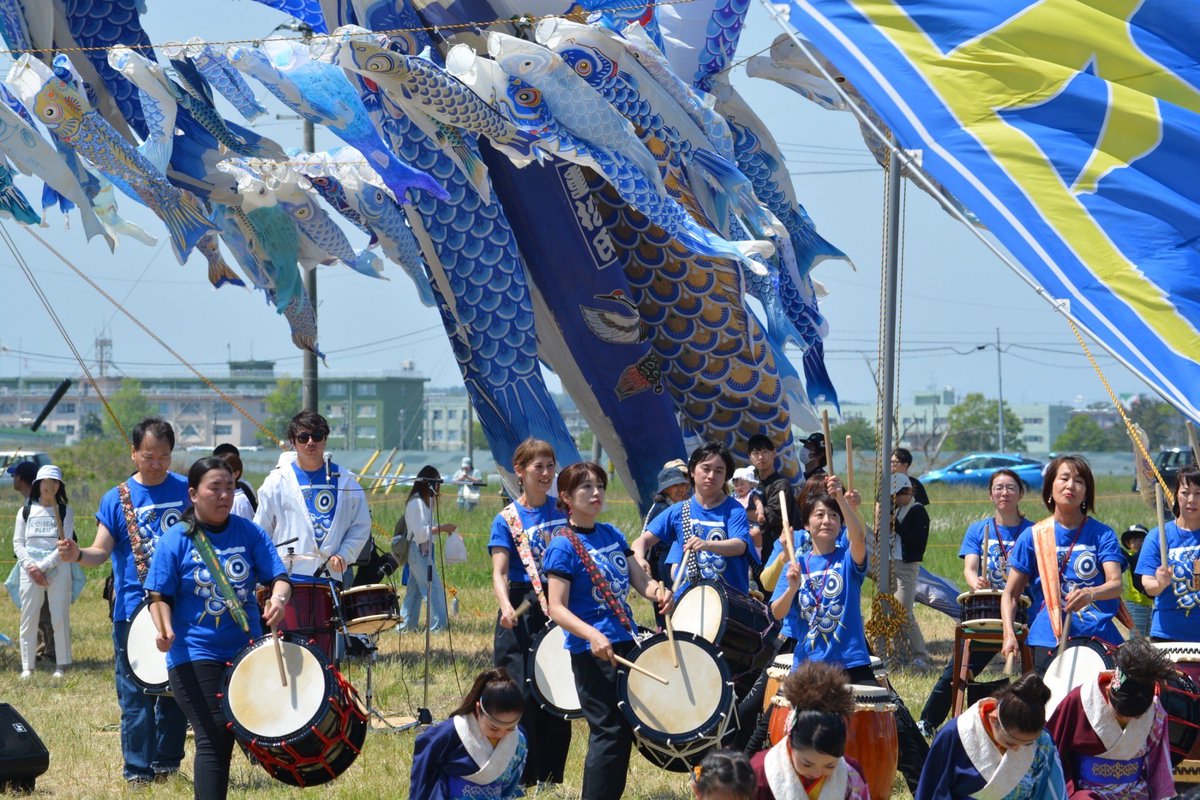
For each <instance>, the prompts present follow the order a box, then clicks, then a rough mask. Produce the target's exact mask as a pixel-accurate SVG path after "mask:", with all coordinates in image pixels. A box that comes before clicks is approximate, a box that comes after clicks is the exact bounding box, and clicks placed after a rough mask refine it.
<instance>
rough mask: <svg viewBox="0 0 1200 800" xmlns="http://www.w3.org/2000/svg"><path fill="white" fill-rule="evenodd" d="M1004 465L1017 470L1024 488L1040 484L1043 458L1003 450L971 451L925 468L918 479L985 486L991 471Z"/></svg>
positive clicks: (924, 481) (928, 481) (1043, 465)
mask: <svg viewBox="0 0 1200 800" xmlns="http://www.w3.org/2000/svg"><path fill="white" fill-rule="evenodd" d="M1005 467H1006V468H1008V469H1011V470H1012V471H1013V472H1015V473H1017V475H1018V476H1020V478H1021V480H1022V481H1024V483H1025V486H1026V487H1027V488H1034V487H1040V486H1041V485H1042V470H1044V469H1045V468H1046V464H1045V462H1042V461H1038V460H1036V459H1033V458H1025V457H1024V456H1016V455H1006V454H1004V453H972V454H971V455H969V456H963V457H962V458H960V459H959V460H958V461H955V462H954V463H952V464H949V465H948V466H945V467H943V468H941V469H935V470H930V471H929V472H926V473H925V474H924V475H922V476H921V477H920V480H921V483H924V484H926V485H929V484H934V483H943V484H949V485H951V486H984V487H986V486H987V485H988V481H989V480H990V479H991V477H992V473H993V472H995V471H996V470H998V469H1001V468H1005Z"/></svg>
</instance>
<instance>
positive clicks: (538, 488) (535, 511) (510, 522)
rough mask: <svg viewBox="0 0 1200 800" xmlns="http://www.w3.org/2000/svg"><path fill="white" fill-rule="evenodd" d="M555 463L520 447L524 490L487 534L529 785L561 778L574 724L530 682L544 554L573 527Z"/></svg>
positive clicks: (544, 447)
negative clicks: (518, 700)
mask: <svg viewBox="0 0 1200 800" xmlns="http://www.w3.org/2000/svg"><path fill="white" fill-rule="evenodd" d="M554 467H555V463H554V448H553V447H551V446H550V443H549V442H543V441H542V440H540V439H532V438H530V439H526V440H525V441H523V442H521V443H520V444H519V445H517V449H516V451H515V452H514V453H513V472H514V473H515V474H516V476H517V482H518V483H519V485H520V487H521V494H520V495H518V496H517V499H516V500H515V501H513V502H512V503H510V504H509V505H508V506H506V507H505V508H504V510H503V511H501V512H500V513H499V514H497V515H496V519H495V520H493V521H492V532H491V536H490V537H489V539H488V550H489V551H491V554H492V591H493V592H495V594H496V603H497V604H498V606H499V612H498V613H497V614H496V631H495V634H494V636H493V642H492V645H493V646H492V652H493V655H492V663H493V664H495V666H497V667H502V668H504V669H506V670H508V674H509V675H511V676H512V677H513V680H515V681H516V682H517V685H518V686H520V687H521V691H522V692H524V693H525V713H524V714H523V715H522V717H521V730H522V732H523V733H524V734H525V742H526V745H527V746H528V748H529V756H528V758H526V760H525V772H524V774H523V775H522V776H521V785H523V786H536V785H537V784H539V783H562V782H563V771H564V769H565V767H566V763H567V751H568V750H570V748H571V721H570V720H566V719H563V718H562V717H560V716H558V715H556V714H552V713H550V712H548V711H546V710H545V709H543V708H542V707H541V704H540V703H538V701H537V698H536V697H534V695H533V691H532V690H531V689H530V684H529V682H528V681H527V680H526V679H527V678H530V677H532V675H527V674H526V666H527V662H528V661H529V654H530V653H531V652H532V651H533V643H534V639H536V638H537V635H538V633H539V632H540V631H541V630H542V629H543V628H545V627H546V623H547V621H548V619H549V618H548V617H547V616H546V614H545V613H544V612H543V611H542V607H543V606H542V604H543V603H544V602H545V600H546V596H545V592H546V575H545V573H544V572H543V571H542V555H543V553H545V551H546V546H547V545H548V544H549V543H550V539H551V537H552V536H553V535H554V534H555V532H556V531H558V530H560V529H561V528H563V527H564V526H566V524H567V515H566V514H565V513H563V511H562V510H561V509H559V507H558V504H557V500H556V498H554V497H552V496H550V493H549V492H550V489H551V488H552V487H553V486H554ZM514 534H516V535H515V536H514ZM518 539H519V540H520V541H521V545H520V546H519V547H518V545H517V540H518ZM523 554H524V555H523ZM526 559H528V563H526ZM535 577H536V579H537V590H536V591H535V585H534V578H535ZM539 595H540V596H539ZM523 602H528V603H529V610H528V611H527V612H525V613H524V614H522V615H521V616H519V617H518V616H517V614H516V609H517V608H518V607H519V606H520V605H521V604H522V603H523Z"/></svg>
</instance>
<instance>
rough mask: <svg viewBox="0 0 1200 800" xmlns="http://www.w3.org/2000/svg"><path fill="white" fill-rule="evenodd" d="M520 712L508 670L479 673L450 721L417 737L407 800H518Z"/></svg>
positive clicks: (521, 706) (522, 699) (518, 693)
mask: <svg viewBox="0 0 1200 800" xmlns="http://www.w3.org/2000/svg"><path fill="white" fill-rule="evenodd" d="M524 709H525V696H524V695H523V694H522V693H521V687H519V686H517V682H516V681H514V680H513V679H512V677H511V676H510V675H509V674H508V670H505V669H503V668H494V669H489V670H484V671H483V672H481V673H480V674H479V676H478V677H477V678H475V683H474V684H472V686H471V690H470V691H469V692H467V696H466V697H464V698H463V701H462V705H460V706H459V707H458V708H456V709H454V711H452V712H450V718H449V719H447V720H446V721H445V722H442V723H440V724H438V725H435V726H434V727H432V728H430V729H429V730H428V731H426V732H425V733H423V734H421V735H420V736H418V737H417V741H416V743H415V745H414V746H413V766H412V780H411V782H410V784H409V790H408V796H409V797H412V798H418V797H419V798H423V799H424V800H458V799H459V798H467V797H470V798H482V800H508V798H512V797H523V796H524V794H525V793H524V792H523V791H522V790H521V773H522V772H523V771H524V770H525V752H526V751H525V735H524V734H523V733H521V729H520V727H519V723H520V722H521V713H522V712H523V711H524Z"/></svg>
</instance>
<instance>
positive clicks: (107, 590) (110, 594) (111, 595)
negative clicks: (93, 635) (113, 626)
mask: <svg viewBox="0 0 1200 800" xmlns="http://www.w3.org/2000/svg"><path fill="white" fill-rule="evenodd" d="M115 588H116V581H114V580H113V574H112V573H111V572H110V573H108V577H107V578H105V579H104V588H103V589H102V590H101V591H100V596H101V597H103V598H104V599H105V600H107V601H108V618H109V619H112V618H113V612H114V611H115V610H116V607H117V599H116V591H115Z"/></svg>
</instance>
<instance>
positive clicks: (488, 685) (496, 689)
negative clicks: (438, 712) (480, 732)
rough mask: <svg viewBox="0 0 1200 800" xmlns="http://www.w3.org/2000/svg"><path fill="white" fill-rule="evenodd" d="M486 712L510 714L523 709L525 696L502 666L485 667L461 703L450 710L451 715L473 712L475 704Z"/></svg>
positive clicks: (464, 714)
mask: <svg viewBox="0 0 1200 800" xmlns="http://www.w3.org/2000/svg"><path fill="white" fill-rule="evenodd" d="M476 703H479V704H480V705H482V706H483V708H484V710H485V711H486V712H487V713H488V714H511V713H514V712H521V711H524V710H525V696H524V695H523V694H522V693H521V687H520V686H518V685H517V682H516V681H515V680H513V677H512V675H510V674H509V673H508V670H506V669H504V668H503V667H493V668H492V669H485V670H484V671H483V672H481V673H479V675H478V677H476V678H475V682H474V683H473V684H471V689H470V690H469V691H468V692H467V695H466V697H464V698H463V701H462V704H461V705H460V706H459V707H458V708H456V709H454V710H453V711H451V712H450V716H452V717H460V716H466V715H467V714H474V713H475V704H476Z"/></svg>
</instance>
